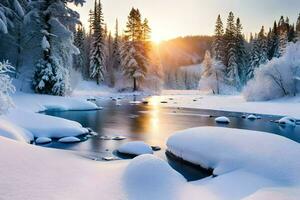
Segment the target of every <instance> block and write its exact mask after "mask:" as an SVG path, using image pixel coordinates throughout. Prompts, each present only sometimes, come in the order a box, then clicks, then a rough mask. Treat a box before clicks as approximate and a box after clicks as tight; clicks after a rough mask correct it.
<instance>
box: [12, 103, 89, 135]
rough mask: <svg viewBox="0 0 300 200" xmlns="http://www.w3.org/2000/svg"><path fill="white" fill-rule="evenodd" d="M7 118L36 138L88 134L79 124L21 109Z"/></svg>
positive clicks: (13, 111)
mask: <svg viewBox="0 0 300 200" xmlns="http://www.w3.org/2000/svg"><path fill="white" fill-rule="evenodd" d="M6 118H7V119H8V120H9V121H10V122H12V123H13V124H17V125H18V126H20V127H22V128H24V129H26V130H29V131H30V132H31V133H32V134H33V135H34V136H35V137H49V138H61V137H66V136H78V135H82V134H85V133H88V130H87V129H86V128H83V127H82V126H81V124H79V123H78V122H75V121H70V120H66V119H62V118H58V117H52V116H48V115H44V114H39V113H32V112H26V111H21V110H19V109H14V110H11V111H10V112H9V113H8V114H7V115H6Z"/></svg>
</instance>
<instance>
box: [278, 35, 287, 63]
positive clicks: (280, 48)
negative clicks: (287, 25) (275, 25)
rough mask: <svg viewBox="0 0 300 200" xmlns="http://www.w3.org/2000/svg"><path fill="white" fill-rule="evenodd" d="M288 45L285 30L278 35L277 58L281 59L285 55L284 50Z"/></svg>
mask: <svg viewBox="0 0 300 200" xmlns="http://www.w3.org/2000/svg"><path fill="white" fill-rule="evenodd" d="M287 44H288V33H287V31H286V30H282V31H281V32H280V33H279V43H278V55H277V57H281V56H282V55H283V54H284V53H285V49H286V47H287Z"/></svg>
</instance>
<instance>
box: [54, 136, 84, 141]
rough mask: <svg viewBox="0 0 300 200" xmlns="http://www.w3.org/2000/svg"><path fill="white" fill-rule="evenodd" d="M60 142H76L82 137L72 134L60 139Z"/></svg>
mask: <svg viewBox="0 0 300 200" xmlns="http://www.w3.org/2000/svg"><path fill="white" fill-rule="evenodd" d="M58 142H61V143H74V142H80V139H79V138H77V137H73V136H70V137H63V138H60V139H59V140H58Z"/></svg>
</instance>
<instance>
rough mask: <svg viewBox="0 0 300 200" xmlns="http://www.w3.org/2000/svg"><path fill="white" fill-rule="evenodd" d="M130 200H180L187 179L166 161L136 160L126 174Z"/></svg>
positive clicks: (154, 158) (151, 156)
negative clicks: (179, 194)
mask: <svg viewBox="0 0 300 200" xmlns="http://www.w3.org/2000/svg"><path fill="white" fill-rule="evenodd" d="M123 177H124V184H123V185H124V186H125V189H126V191H127V194H128V199H136V200H137V199H145V200H148V199H149V200H150V199H166V200H167V199H170V200H171V199H178V197H177V196H176V194H177V191H179V188H180V186H182V187H183V186H184V185H183V183H185V179H184V178H183V177H182V176H181V175H180V174H179V173H177V172H176V171H174V170H173V169H172V168H171V167H170V165H168V164H167V163H166V162H165V161H163V160H161V159H159V158H157V157H155V156H153V155H142V156H138V157H136V158H134V159H133V160H132V162H130V164H129V165H128V166H127V168H126V170H125V172H124V176H123Z"/></svg>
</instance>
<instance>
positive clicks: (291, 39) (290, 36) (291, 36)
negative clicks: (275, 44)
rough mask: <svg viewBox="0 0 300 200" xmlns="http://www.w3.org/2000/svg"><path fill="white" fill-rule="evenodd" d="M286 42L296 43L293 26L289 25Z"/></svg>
mask: <svg viewBox="0 0 300 200" xmlns="http://www.w3.org/2000/svg"><path fill="white" fill-rule="evenodd" d="M287 34H288V42H295V41H296V32H295V26H294V25H290V26H289V30H288V33H287Z"/></svg>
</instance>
